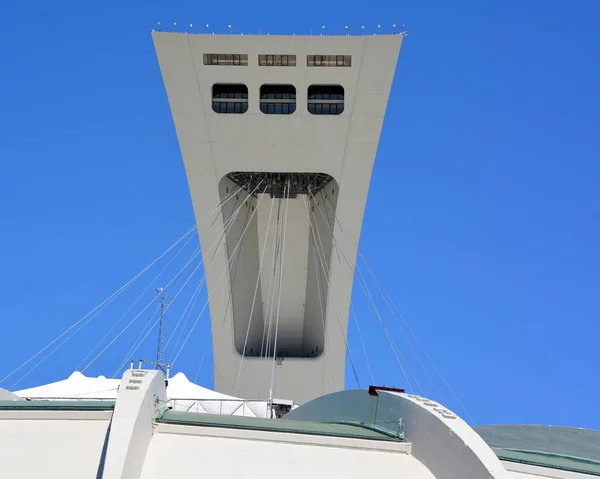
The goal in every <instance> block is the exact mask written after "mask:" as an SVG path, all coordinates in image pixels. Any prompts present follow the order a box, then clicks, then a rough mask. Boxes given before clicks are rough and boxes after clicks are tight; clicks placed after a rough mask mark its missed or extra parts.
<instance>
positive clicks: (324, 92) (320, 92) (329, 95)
mask: <svg viewBox="0 0 600 479" xmlns="http://www.w3.org/2000/svg"><path fill="white" fill-rule="evenodd" d="M307 108H308V112H309V113H311V114H313V115H341V114H342V112H343V111H344V87H342V86H341V85H311V86H309V87H308V105H307Z"/></svg>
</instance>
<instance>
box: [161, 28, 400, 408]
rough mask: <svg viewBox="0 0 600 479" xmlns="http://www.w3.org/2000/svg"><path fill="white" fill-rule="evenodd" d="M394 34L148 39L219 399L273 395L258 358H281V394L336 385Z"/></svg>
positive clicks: (277, 384) (297, 397) (306, 396)
mask: <svg viewBox="0 0 600 479" xmlns="http://www.w3.org/2000/svg"><path fill="white" fill-rule="evenodd" d="M402 38H403V36H402V35H377V36H362V37H350V36H337V37H335V36H332V37H328V36H314V37H313V36H310V37H305V36H256V35H250V36H234V35H188V34H177V33H164V32H163V33H160V32H154V33H153V39H154V45H155V48H156V52H157V55H158V60H159V63H160V68H161V71H162V76H163V79H164V83H165V86H166V90H167V94H168V98H169V104H170V106H171V111H172V114H173V119H174V123H175V128H176V130H177V137H178V139H179V145H180V148H181V152H182V156H183V160H184V163H185V169H186V173H187V177H188V182H189V186H190V192H191V196H192V201H193V205H194V211H195V215H196V218H197V223H198V232H199V236H200V241H201V244H202V248H203V255H204V261H205V263H204V264H205V270H206V273H207V288H208V291H209V295H210V312H211V321H212V334H213V349H214V365H215V373H214V376H215V389H216V390H217V391H220V392H223V393H226V394H239V395H241V396H246V397H265V396H267V395H268V394H269V388H270V387H271V384H270V379H271V371H270V368H269V370H268V371H267V372H265V361H260V359H259V357H258V356H261V357H265V356H268V357H269V356H270V357H272V356H273V355H275V356H277V357H281V358H284V360H283V361H278V362H277V368H276V372H275V380H274V384H273V385H272V386H273V389H274V394H275V395H276V396H277V397H284V398H287V399H293V400H294V401H295V402H297V403H303V402H305V401H307V400H310V399H313V398H315V397H318V396H320V395H322V394H326V393H329V392H332V391H338V390H342V389H343V387H344V370H345V357H346V334H347V321H348V312H349V300H350V295H351V289H352V282H353V273H352V272H353V268H354V264H355V259H356V249H357V242H358V239H359V237H360V231H361V225H362V218H363V211H364V207H365V201H366V198H367V193H368V190H369V183H370V179H371V171H372V168H373V163H374V160H375V153H376V151H377V144H378V141H379V135H380V132H381V127H382V123H383V118H384V114H385V110H386V106H387V100H388V95H389V92H390V88H391V85H392V79H393V76H394V71H395V69H396V61H397V58H398V54H399V50H400V45H401V42H402ZM269 63H270V64H271V65H269ZM324 65H326V66H324ZM227 91H229V97H228V98H225V97H226V96H227ZM290 92H291V93H290ZM341 110H343V111H341ZM225 111H227V112H228V113H225V114H222V113H221V112H225ZM290 112H293V113H291V114H286V113H290ZM325 112H327V113H332V112H333V113H336V114H322V113H325ZM235 113H239V114H235ZM288 185H289V186H288ZM240 187H243V188H242V189H241V190H240ZM237 190H239V191H237ZM236 191H237V193H236V194H235V199H234V200H233V199H232V200H231V201H230V202H228V203H227V204H226V205H225V206H224V207H223V214H222V216H220V217H219V218H217V220H216V221H213V222H208V223H203V222H202V221H201V219H202V218H204V217H205V216H206V215H207V214H209V213H210V212H211V211H213V210H214V209H215V207H216V206H217V205H218V204H219V202H220V201H223V200H224V199H226V198H229V195H232V194H233V193H234V192H236ZM281 197H284V201H282V200H281ZM240 205H241V206H242V210H241V211H240V212H239V214H237V216H236V215H233V216H232V212H233V211H235V210H236V208H237V207H238V206H240ZM283 215H285V220H283V219H282V217H283ZM336 217H337V218H343V222H344V230H343V231H342V230H341V226H340V223H339V222H337V221H335V218H336ZM277 218H279V219H277ZM230 221H231V228H230V229H229V230H228V233H227V235H226V241H225V244H224V246H219V247H218V248H216V251H215V250H212V249H211V248H210V247H209V245H210V244H211V240H212V239H213V238H215V237H218V236H219V235H220V234H222V232H223V231H224V229H225V226H226V225H228V224H229V222H230ZM283 221H285V224H286V230H285V231H286V232H285V235H284V238H285V241H284V240H283V239H281V240H280V244H281V245H282V246H280V247H277V246H276V242H277V240H276V238H277V234H276V230H277V228H278V225H280V224H281V223H282V222H283ZM242 237H243V241H241V243H240V245H239V246H238V242H240V239H241V238H242ZM334 237H335V240H336V244H335V245H334V240H333V238H334ZM265 247H266V248H265ZM332 248H337V252H336V254H332ZM265 249H266V251H267V252H268V253H267V254H266V255H264V256H263V253H262V251H263V250H265ZM274 250H277V251H279V255H280V256H279V257H275V256H274V255H273V251H274ZM277 258H280V259H279V260H278V259H277ZM278 261H279V263H278ZM280 263H282V264H283V267H282V269H278V267H276V266H277V264H280ZM255 298H256V299H255ZM274 298H277V299H274ZM275 331H277V333H276V332H275ZM275 338H277V339H276V340H275ZM275 343H277V344H276V345H275ZM242 355H244V356H245V357H244V361H242ZM263 376H264V379H263ZM238 377H239V383H238Z"/></svg>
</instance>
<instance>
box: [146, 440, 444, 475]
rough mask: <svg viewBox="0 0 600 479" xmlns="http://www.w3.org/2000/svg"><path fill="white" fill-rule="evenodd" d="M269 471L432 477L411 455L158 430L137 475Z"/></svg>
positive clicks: (306, 473)
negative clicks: (166, 432)
mask: <svg viewBox="0 0 600 479" xmlns="http://www.w3.org/2000/svg"><path fill="white" fill-rule="evenodd" d="M259 471H260V472H259ZM271 473H273V474H275V475H276V476H281V477H285V479H306V478H310V477H319V478H327V477H344V478H365V477H378V476H382V477H383V476H387V475H389V474H392V473H393V474H394V475H396V476H397V477H406V478H410V479H433V478H434V477H435V476H433V475H432V474H431V473H430V472H429V471H428V470H427V469H426V468H425V467H424V466H423V465H422V464H421V463H420V462H419V461H418V460H416V459H415V458H414V457H412V456H410V455H408V454H402V453H390V452H380V451H372V450H356V449H345V448H336V447H323V446H315V445H310V444H304V445H298V444H290V443H278V442H268V441H259V440H244V439H231V438H222V437H221V438H218V437H203V436H193V435H179V434H161V433H158V434H156V435H155V437H154V439H153V440H152V444H151V446H150V450H149V453H148V458H147V460H146V464H145V466H144V470H143V472H142V479H159V478H160V479H162V478H164V477H177V478H179V479H186V478H197V477H198V476H199V474H202V475H206V476H209V477H210V476H214V477H220V478H224V479H228V478H231V479H234V478H240V477H247V476H256V475H257V474H271Z"/></svg>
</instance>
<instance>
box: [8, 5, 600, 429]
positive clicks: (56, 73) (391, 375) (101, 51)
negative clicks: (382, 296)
mask: <svg viewBox="0 0 600 479" xmlns="http://www.w3.org/2000/svg"><path fill="white" fill-rule="evenodd" d="M599 17H600V3H599V2H598V1H597V0H578V1H574V2H566V1H560V2H559V1H553V0H546V1H539V0H527V1H522V2H517V1H511V2H499V1H487V2H482V1H460V2H447V1H442V0H429V1H418V2H417V1H413V2H392V1H380V0H374V1H370V2H356V1H343V2H342V1H329V2H326V3H323V2H316V1H314V0H308V1H305V2H300V3H294V4H289V3H285V2H283V3H281V2H272V1H271V2H263V3H261V4H258V3H254V4H253V3H251V2H250V3H249V2H240V1H238V0H231V1H230V2H229V3H228V4H223V3H220V2H217V3H214V2H213V3H210V2H209V3H206V2H189V1H179V2H176V4H175V3H174V2H164V1H161V2H157V1H145V2H133V1H131V2H114V1H113V2H108V1H107V2H80V1H79V2H65V1H62V2H41V1H29V2H10V4H9V5H8V6H7V5H4V8H3V15H2V28H1V29H0V44H1V45H3V48H2V62H1V63H2V68H1V69H0V105H1V107H2V108H1V111H2V115H0V132H1V134H0V161H1V169H0V205H1V206H0V208H1V212H2V223H1V225H2V226H1V228H0V232H1V234H0V271H1V275H0V289H1V291H2V297H3V301H2V303H3V304H2V308H1V311H2V313H1V314H2V326H3V328H2V336H1V339H0V341H1V343H0V344H1V351H2V357H1V358H2V360H1V362H0V376H4V375H5V374H7V373H8V372H9V371H11V370H12V369H13V368H14V367H16V366H17V365H19V364H20V363H21V362H23V361H24V360H25V359H27V358H28V357H29V356H30V355H31V354H33V353H34V352H36V351H37V350H38V349H39V348H40V347H42V346H43V345H44V344H46V343H47V342H48V341H49V340H51V339H52V338H54V337H55V336H56V335H57V334H58V333H60V332H62V331H63V330H64V329H65V328H66V327H68V326H70V325H71V324H72V323H74V322H75V321H76V320H77V319H79V318H80V317H81V316H82V315H83V314H84V313H85V312H87V311H88V310H90V309H91V308H93V307H94V306H95V305H96V304H98V303H99V302H100V301H101V300H102V299H104V298H105V297H106V296H107V295H109V294H110V293H111V292H113V291H114V290H115V289H117V288H118V287H119V286H120V285H121V284H122V283H124V282H125V281H126V280H127V279H128V278H129V277H131V276H132V275H134V274H135V273H137V272H138V271H139V270H140V269H141V268H142V267H143V266H145V265H146V264H147V263H148V262H149V261H151V260H152V259H153V258H155V257H156V256H157V255H158V254H160V253H161V252H162V251H163V250H164V249H165V248H166V247H168V246H169V245H170V244H171V243H172V242H173V241H174V240H175V239H176V238H177V237H179V236H180V235H181V234H182V233H183V232H184V231H185V230H186V229H188V228H189V227H190V226H191V225H192V224H193V222H194V218H193V212H192V207H191V201H190V197H189V193H188V189H187V183H186V179H185V173H184V170H183V165H182V161H181V155H180V152H179V148H178V144H177V139H176V135H175V130H174V127H173V123H172V119H171V116H170V111H169V107H168V103H167V98H166V94H165V91H164V88H163V84H162V79H161V76H160V71H159V68H158V64H157V61H156V57H155V53H154V49H153V46H152V42H151V38H150V33H149V30H150V28H152V27H153V26H155V24H156V21H157V20H161V21H162V22H163V24H166V23H172V22H173V21H174V20H176V21H177V22H178V23H179V24H180V25H183V24H188V23H189V22H193V23H194V24H196V25H204V24H206V23H209V24H210V25H211V28H212V29H214V30H216V31H218V32H219V31H220V32H226V31H227V24H228V23H231V24H232V25H233V29H234V32H246V33H249V32H255V31H256V30H257V29H258V28H259V27H260V29H261V31H262V32H264V33H267V32H272V33H286V34H291V33H297V34H305V33H309V32H310V30H311V28H312V29H313V30H314V31H315V32H316V31H318V30H319V28H320V25H321V24H323V23H324V24H325V25H326V26H327V31H329V32H331V33H342V32H343V29H344V25H345V24H349V25H350V29H351V32H353V33H357V32H359V31H360V25H361V24H365V25H366V29H367V32H371V33H372V32H373V31H374V30H375V28H376V25H377V24H378V23H381V24H382V31H387V32H389V31H391V25H392V24H393V23H398V24H402V23H405V24H406V25H407V29H408V31H409V36H408V37H407V39H406V41H405V43H404V46H403V48H402V52H401V55H400V60H399V64H398V70H397V74H396V79H395V82H394V86H393V91H392V94H391V98H390V103H389V107H388V114H387V117H386V122H385V126H384V130H383V134H382V138H381V143H380V148H379V152H378V156H377V163H376V167H375V170H374V174H373V182H372V185H371V192H370V196H369V200H368V205H367V210H366V216H365V223H364V229H363V235H362V238H361V249H362V251H363V252H364V254H365V256H366V257H367V258H368V259H369V261H370V263H371V265H372V267H373V269H374V270H375V271H376V273H377V274H378V276H379V278H380V279H381V280H382V282H383V283H384V284H385V286H386V288H387V289H388V290H389V291H390V293H391V294H392V296H393V297H394V298H395V300H396V301H397V303H398V305H399V306H400V308H401V310H402V311H403V313H404V315H405V317H406V318H407V320H408V322H409V323H410V324H411V326H412V327H413V329H414V331H415V332H416V334H417V336H418V337H419V339H420V340H421V342H422V343H423V345H424V346H425V347H426V349H427V351H428V352H429V354H430V355H431V356H432V358H433V359H434V360H435V362H436V364H437V365H438V367H439V368H440V369H441V371H442V372H443V373H444V375H445V376H446V379H447V381H448V382H449V383H450V384H451V386H452V387H453V389H454V390H455V392H456V394H457V395H458V397H459V398H460V400H461V401H462V402H463V404H464V405H465V407H466V408H467V410H468V411H469V413H470V414H471V416H472V417H473V419H474V421H475V422H476V423H478V424H483V423H497V422H498V423H515V422H523V423H547V424H550V423H552V424H561V425H571V426H580V427H589V428H596V429H600V417H599V416H598V414H597V405H598V398H599V395H600V386H599V385H598V380H597V378H598V368H599V363H600V360H599V359H598V358H599V349H600V348H599V347H598V341H599V332H600V327H599V326H598V320H599V318H600V303H599V301H598V298H599V296H598V291H599V280H598V274H599V273H598V272H599V271H600V249H599V248H598V244H600V227H599V218H600V195H599V194H598V186H597V185H598V183H599V182H600V162H599V159H600V117H599V112H600V88H599V85H600V61H599V60H598V59H599V58H600V37H599V33H598V18H599ZM130 298H135V296H130ZM357 302H359V300H358V299H357ZM119 307H121V309H118V308H115V309H114V311H112V312H111V313H110V314H107V315H104V316H103V317H99V318H98V322H97V323H96V322H94V323H90V326H89V329H85V330H82V332H81V337H79V336H77V337H75V338H74V341H73V342H72V343H71V342H69V343H67V345H65V347H64V348H63V349H61V350H60V351H58V352H57V353H56V354H55V355H54V356H53V357H52V358H51V359H49V360H48V361H47V362H45V363H44V364H42V365H41V366H40V367H39V368H38V369H37V370H35V371H34V372H33V373H32V374H31V375H30V376H28V377H27V378H25V379H24V380H23V381H22V382H21V383H20V384H19V387H27V386H33V385H37V384H41V383H45V382H50V381H54V380H59V379H62V378H64V377H66V376H67V375H68V374H69V373H70V372H71V371H72V370H73V369H74V368H75V367H76V366H77V364H78V363H79V361H80V360H81V359H82V358H83V357H84V356H85V355H86V354H87V353H88V352H89V350H90V349H91V348H92V347H93V346H94V345H95V344H96V341H97V339H98V337H99V336H101V335H102V334H104V332H106V330H107V329H108V327H109V326H110V325H112V324H113V323H114V321H115V317H116V316H115V315H117V316H118V315H119V314H121V313H122V312H123V310H124V308H125V305H124V303H123V304H122V305H119ZM359 309H360V311H359V313H360V315H361V317H362V316H363V315H364V317H365V318H367V316H368V314H367V311H366V309H364V308H359ZM95 321H96V320H95ZM361 321H362V319H361ZM365 321H367V319H365ZM369 321H372V319H369ZM141 326H142V324H140V325H139V328H138V329H137V330H136V331H135V334H133V331H132V334H133V335H132V336H131V338H130V340H133V339H135V337H137V334H138V332H139V330H141ZM171 326H172V325H170V326H169V327H171ZM136 327H137V326H136ZM363 328H364V329H365V331H364V332H365V336H366V340H368V345H369V346H370V348H369V349H370V351H371V357H370V359H371V362H372V363H373V366H374V367H375V369H376V371H377V373H376V380H377V381H378V382H385V383H386V384H390V385H396V386H403V385H404V384H403V383H404V379H403V376H402V375H401V374H400V373H399V372H398V367H397V365H396V363H395V361H394V359H393V356H392V355H391V353H390V352H389V351H387V352H385V351H386V350H387V349H389V348H385V347H384V346H385V344H384V342H385V340H384V337H383V336H382V334H381V331H380V330H379V329H380V328H379V329H378V327H377V326H376V324H375V322H371V323H365V325H364V326H363ZM133 329H134V328H133V327H132V330H133ZM208 333H209V331H208V326H207V322H206V321H204V323H203V324H199V326H198V329H197V331H196V333H195V335H194V339H193V344H192V342H190V345H188V346H187V347H186V350H185V356H183V355H182V361H181V363H180V365H181V368H182V369H183V370H184V371H185V372H186V373H187V374H188V376H191V377H192V378H193V377H194V375H195V373H196V370H197V367H198V364H199V361H200V357H201V354H202V353H201V352H202V351H203V350H207V351H208V354H209V355H210V349H207V348H210V341H209V340H208ZM394 334H395V335H397V336H398V337H401V336H400V333H399V331H398V330H396V331H395V333H394ZM75 339H76V341H75ZM351 340H352V342H353V344H354V346H355V347H354V349H355V350H356V351H359V352H357V353H356V355H357V356H359V355H360V349H359V346H358V345H357V343H356V341H357V339H356V335H355V332H353V331H351ZM399 341H400V340H399ZM382 344H383V346H381V345H382ZM115 347H116V348H117V351H116V352H114V353H113V352H111V351H112V349H111V350H109V351H108V352H107V354H106V357H105V356H103V357H102V358H101V360H99V361H97V362H96V363H95V364H94V365H93V367H92V368H90V370H88V373H90V374H94V375H99V374H106V375H112V372H113V369H114V368H115V367H116V363H118V361H119V359H120V357H121V356H122V355H123V354H124V351H125V350H126V349H127V344H125V343H115ZM152 349H153V346H150V347H149V349H148V350H147V351H148V354H147V355H149V356H151V355H152ZM207 361H210V360H209V359H207ZM358 362H360V359H357V363H358ZM364 362H365V361H364V359H363V360H362V363H364ZM413 366H414V370H415V372H416V374H418V375H419V374H420V376H419V380H420V381H421V382H422V383H423V386H424V389H426V392H428V393H430V394H431V395H432V396H435V394H434V393H433V391H432V390H431V389H428V384H427V381H426V379H425V377H424V373H423V372H422V371H421V372H419V365H418V363H414V362H413ZM357 367H358V369H359V373H360V375H362V376H363V377H362V380H363V381H364V384H366V383H368V382H369V379H368V375H367V373H366V370H365V366H364V364H359V365H358V366H357ZM177 369H179V368H177ZM210 369H211V368H210V364H209V363H206V364H204V365H203V368H202V370H201V373H200V375H199V381H200V382H201V383H203V384H205V385H210V384H211V374H210ZM17 377H18V375H17ZM351 378H352V376H351V375H348V386H350V387H353V386H354V381H353V379H351ZM10 384H11V381H10V380H9V381H8V382H7V383H5V384H2V386H4V387H7V386H10ZM437 384H438V385H439V384H440V382H439V380H437ZM439 387H440V388H441V386H439ZM442 394H443V395H445V396H447V397H448V400H447V401H446V402H447V403H448V405H449V406H450V407H451V408H452V409H454V410H456V411H457V412H458V413H460V414H462V411H461V410H460V408H459V407H457V405H456V403H455V402H454V401H453V399H452V398H451V396H450V394H449V393H447V392H446V393H445V394H444V390H443V389H442Z"/></svg>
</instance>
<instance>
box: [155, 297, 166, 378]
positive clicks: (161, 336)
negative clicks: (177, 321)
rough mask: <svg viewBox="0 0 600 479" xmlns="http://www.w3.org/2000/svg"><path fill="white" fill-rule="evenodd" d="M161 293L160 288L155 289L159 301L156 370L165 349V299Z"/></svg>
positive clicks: (161, 360)
mask: <svg viewBox="0 0 600 479" xmlns="http://www.w3.org/2000/svg"><path fill="white" fill-rule="evenodd" d="M162 292H163V289H162V288H156V298H157V299H160V323H159V325H158V347H157V348H156V367H155V369H158V367H159V365H161V364H162V362H163V353H164V349H165V310H166V306H167V302H166V298H165V296H164V295H162V296H161V294H162Z"/></svg>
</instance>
